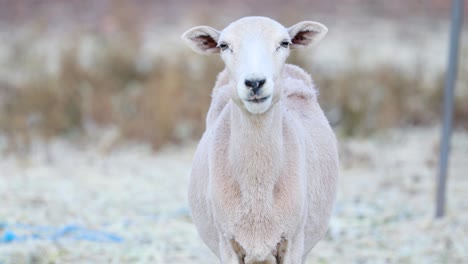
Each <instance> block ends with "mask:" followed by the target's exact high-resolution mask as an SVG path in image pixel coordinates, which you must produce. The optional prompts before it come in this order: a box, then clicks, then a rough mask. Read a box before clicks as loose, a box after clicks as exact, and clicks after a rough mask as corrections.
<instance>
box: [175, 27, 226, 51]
mask: <svg viewBox="0 0 468 264" xmlns="http://www.w3.org/2000/svg"><path fill="white" fill-rule="evenodd" d="M219 34H220V33H219V31H218V30H216V29H214V28H212V27H208V26H199V27H194V28H191V29H189V30H187V31H186V32H185V33H184V34H183V35H182V39H183V40H184V41H185V43H186V44H187V45H188V46H189V47H190V48H191V49H193V50H194V51H195V52H197V53H200V54H204V55H207V54H213V53H219V48H218V39H219Z"/></svg>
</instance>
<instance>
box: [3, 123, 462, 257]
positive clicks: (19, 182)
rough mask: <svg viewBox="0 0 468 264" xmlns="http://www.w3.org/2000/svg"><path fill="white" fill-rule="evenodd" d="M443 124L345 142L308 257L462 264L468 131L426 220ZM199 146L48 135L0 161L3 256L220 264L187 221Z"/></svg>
mask: <svg viewBox="0 0 468 264" xmlns="http://www.w3.org/2000/svg"><path fill="white" fill-rule="evenodd" d="M439 132H440V129H439V128H438V127H433V128H406V129H398V130H391V131H387V132H385V133H380V134H378V135H375V136H372V137H368V138H361V139H341V140H340V151H341V154H340V155H341V175H340V184H339V194H338V201H337V204H336V207H335V211H334V214H333V218H332V221H331V224H330V229H329V233H328V235H327V236H326V238H325V239H324V240H323V241H321V242H320V243H319V244H318V245H317V246H316V248H315V249H314V250H313V251H312V252H311V254H310V255H309V259H308V262H307V263H360V264H364V263H369V264H371V263H372V264H379V263H399V264H400V263H417V264H419V263H434V264H436V263H437V264H441V263H450V264H456V263H460V264H461V263H467V262H468V251H467V250H466V247H467V245H468V199H467V195H466V190H468V177H467V171H468V133H467V132H466V131H465V132H462V131H458V132H456V133H455V134H454V137H453V138H452V155H451V159H450V169H449V173H450V178H449V183H448V190H447V194H448V200H447V216H446V217H445V218H444V219H442V220H434V218H433V215H434V191H435V185H434V182H435V177H436V175H437V168H438V167H437V165H438V140H439V134H440V133H439ZM195 146H196V144H188V145H186V146H183V147H182V146H177V147H170V148H166V149H164V150H163V151H161V152H158V153H153V152H152V151H151V150H150V149H149V148H148V147H146V146H142V145H137V144H133V145H125V146H120V147H118V148H117V149H115V150H113V151H111V152H107V151H105V149H106V148H105V147H102V145H100V144H98V143H96V144H94V143H93V144H91V143H86V144H79V145H77V144H71V143H68V142H65V141H61V140H56V141H54V142H52V143H50V144H49V145H47V146H45V145H40V144H38V145H35V146H34V148H33V149H32V152H31V155H30V156H29V158H18V157H15V156H13V155H9V156H5V157H3V158H1V159H0V263H1V264H22V263H28V264H31V263H70V264H73V263H204V264H207V263H219V262H218V261H217V259H216V257H215V256H214V255H213V254H212V253H211V252H210V250H209V249H208V248H207V247H206V246H205V245H204V244H203V243H202V241H201V240H200V238H199V237H198V235H197V232H196V230H195V227H194V226H193V224H192V223H191V220H190V212H189V209H188V207H187V201H186V190H187V184H188V175H189V171H190V164H191V159H192V156H193V153H194V150H195Z"/></svg>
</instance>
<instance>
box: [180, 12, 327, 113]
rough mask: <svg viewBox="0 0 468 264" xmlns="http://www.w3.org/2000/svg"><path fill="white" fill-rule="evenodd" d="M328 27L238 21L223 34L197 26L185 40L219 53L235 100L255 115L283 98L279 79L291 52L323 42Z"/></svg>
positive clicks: (262, 19)
mask: <svg viewBox="0 0 468 264" xmlns="http://www.w3.org/2000/svg"><path fill="white" fill-rule="evenodd" d="M326 32H327V28H326V27H325V26H323V25H322V24H320V23H317V22H311V21H305V22H301V23H298V24H296V25H294V26H292V27H290V28H288V29H287V28H285V27H283V26H282V25H281V24H279V23H278V22H276V21H274V20H271V19H269V18H265V17H246V18H242V19H240V20H237V21H235V22H233V23H232V24H230V25H229V26H228V27H226V28H225V29H224V30H222V31H221V32H219V31H217V30H215V29H213V28H211V27H207V26H200V27H195V28H192V29H190V30H188V31H187V32H185V33H184V35H183V36H182V38H183V39H184V40H185V41H186V43H187V44H188V45H189V46H190V47H191V48H192V49H193V50H195V51H196V52H198V53H201V54H212V53H220V54H221V58H222V59H223V61H224V63H225V65H226V68H227V70H228V72H229V75H230V80H231V81H232V82H234V84H235V85H233V87H235V88H236V91H235V92H234V93H233V94H234V96H233V98H232V99H233V101H234V102H236V103H237V104H238V105H239V106H240V107H244V108H245V109H246V110H247V111H249V112H250V113H252V114H262V113H264V112H266V111H267V110H268V109H269V108H270V107H271V106H272V105H273V104H274V103H276V102H277V101H278V100H279V97H280V95H281V91H280V87H279V85H275V83H279V78H280V77H281V73H282V71H283V66H284V64H285V61H286V58H287V57H288V55H289V51H290V49H294V48H302V47H306V46H309V45H310V44H312V43H314V42H317V41H318V40H320V39H321V38H322V37H323V36H324V35H325V34H326Z"/></svg>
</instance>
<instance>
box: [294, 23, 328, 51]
mask: <svg viewBox="0 0 468 264" xmlns="http://www.w3.org/2000/svg"><path fill="white" fill-rule="evenodd" d="M327 32H328V29H327V27H326V26H324V25H322V24H320V23H318V22H313V21H303V22H300V23H297V24H296V25H294V26H292V27H290V28H288V33H289V36H290V37H291V43H292V44H291V48H292V49H298V48H304V47H307V46H309V45H311V44H316V43H318V42H319V41H320V40H321V39H322V38H323V37H324V36H325V35H326V34H327Z"/></svg>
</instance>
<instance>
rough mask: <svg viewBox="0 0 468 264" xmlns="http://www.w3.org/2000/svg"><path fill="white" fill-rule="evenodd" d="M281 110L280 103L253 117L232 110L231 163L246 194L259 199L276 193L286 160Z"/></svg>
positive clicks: (237, 109)
mask: <svg viewBox="0 0 468 264" xmlns="http://www.w3.org/2000/svg"><path fill="white" fill-rule="evenodd" d="M281 108H282V106H281V102H278V103H276V104H274V105H272V107H271V109H269V110H268V111H267V112H266V113H264V114H261V115H253V114H250V113H248V112H247V111H245V110H243V109H240V108H239V107H238V106H233V107H232V111H231V136H230V144H229V145H230V147H229V160H230V161H231V165H232V168H233V170H234V175H235V177H236V178H237V179H236V181H237V182H238V183H239V186H240V188H241V192H242V193H244V194H247V193H249V194H250V195H255V196H257V197H258V198H259V199H265V198H267V197H269V196H271V195H272V194H273V189H274V186H275V183H276V181H277V179H278V175H279V172H280V169H281V167H282V160H283V158H282V156H281V155H282V154H283V151H282V150H283V137H282V133H283V120H282V111H281Z"/></svg>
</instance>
